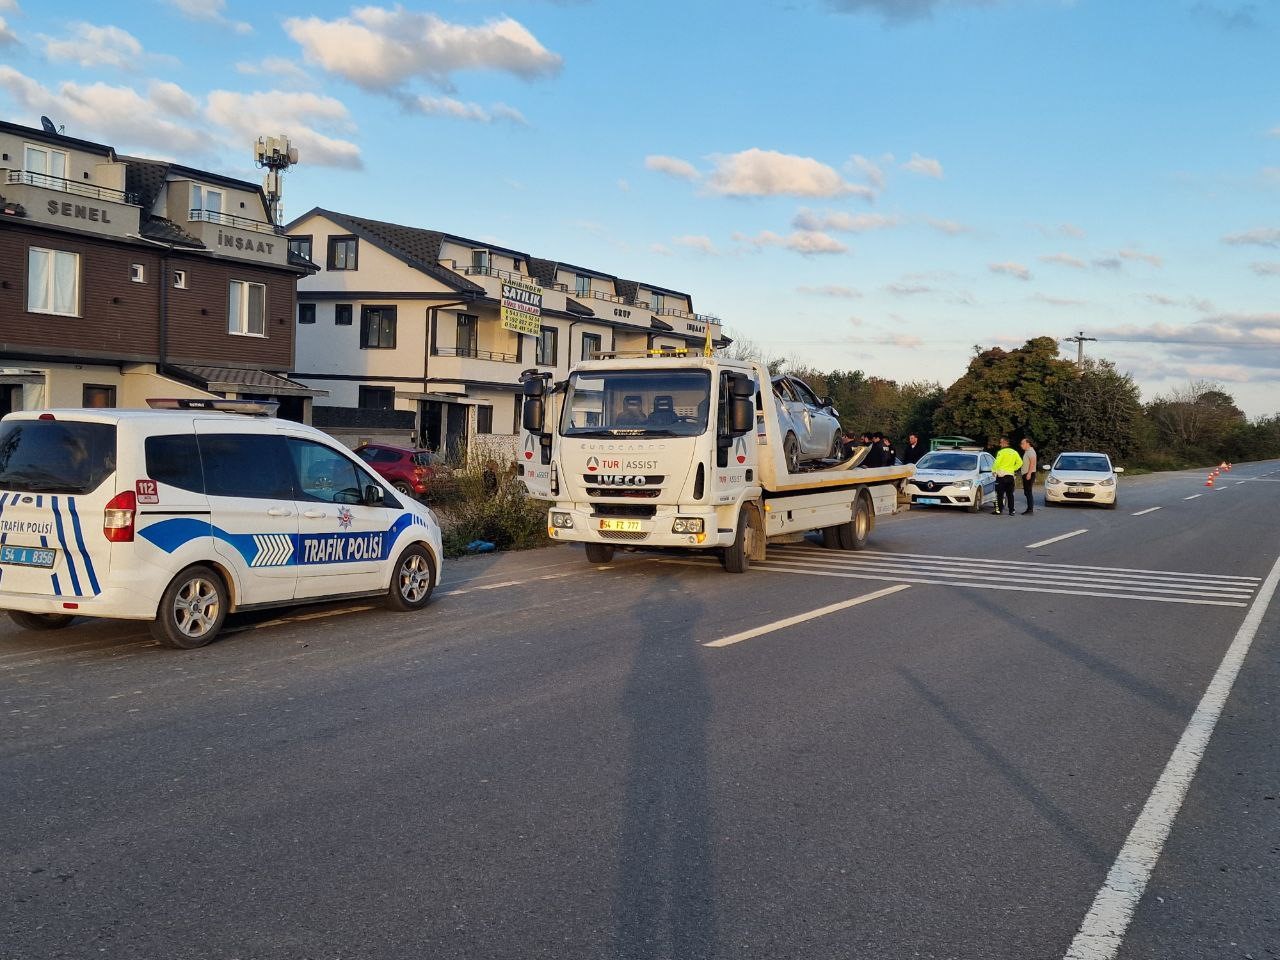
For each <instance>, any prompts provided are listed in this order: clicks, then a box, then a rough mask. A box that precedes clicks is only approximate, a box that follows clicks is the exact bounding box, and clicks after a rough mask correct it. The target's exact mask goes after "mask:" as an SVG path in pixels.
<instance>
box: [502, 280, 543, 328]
mask: <svg viewBox="0 0 1280 960" xmlns="http://www.w3.org/2000/svg"><path fill="white" fill-rule="evenodd" d="M500 312H501V315H502V326H503V327H504V328H505V329H507V330H514V331H515V332H516V333H527V334H529V335H530V336H534V337H536V336H537V335H538V334H539V333H541V331H542V288H541V287H539V286H538V285H537V284H534V283H517V282H514V281H511V280H504V281H502V308H501V311H500Z"/></svg>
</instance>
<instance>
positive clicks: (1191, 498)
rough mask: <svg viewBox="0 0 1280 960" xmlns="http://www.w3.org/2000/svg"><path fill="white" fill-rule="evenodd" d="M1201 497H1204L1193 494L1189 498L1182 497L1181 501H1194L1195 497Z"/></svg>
mask: <svg viewBox="0 0 1280 960" xmlns="http://www.w3.org/2000/svg"><path fill="white" fill-rule="evenodd" d="M1203 496H1204V494H1203V493H1193V494H1192V495H1191V496H1189V497H1183V498H1182V499H1183V500H1194V499H1196V498H1197V497H1203Z"/></svg>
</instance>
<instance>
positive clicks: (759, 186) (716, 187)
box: [707, 147, 875, 199]
mask: <svg viewBox="0 0 1280 960" xmlns="http://www.w3.org/2000/svg"><path fill="white" fill-rule="evenodd" d="M712 160H713V162H714V164H715V168H714V170H712V172H711V174H710V176H709V177H708V178H707V186H708V189H710V191H711V192H712V193H717V194H720V195H721V196H726V197H779V196H790V197H841V196H848V195H856V196H863V197H866V198H868V199H873V198H874V197H875V191H873V190H872V189H871V188H870V187H867V186H864V185H862V184H855V183H849V182H848V181H846V180H845V179H844V178H843V177H841V176H840V174H839V173H837V172H836V171H835V170H834V169H832V168H831V167H829V166H827V165H826V164H825V163H822V162H820V161H818V160H815V159H813V158H812V157H801V156H796V155H794V154H789V153H779V152H778V151H776V150H761V149H759V148H758V147H752V148H751V149H750V150H743V151H742V152H740V153H731V154H727V155H719V156H715V157H713V158H712Z"/></svg>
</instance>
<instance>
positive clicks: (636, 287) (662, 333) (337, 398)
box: [287, 208, 721, 452]
mask: <svg viewBox="0 0 1280 960" xmlns="http://www.w3.org/2000/svg"><path fill="white" fill-rule="evenodd" d="M287 232H288V235H289V237H290V243H291V245H292V247H293V250H294V252H295V253H296V254H297V255H299V256H302V257H305V258H307V259H309V260H313V261H314V262H315V263H316V264H317V265H318V266H319V268H320V269H319V270H318V271H317V272H316V273H315V274H314V275H311V276H308V277H306V278H304V279H303V280H301V281H300V282H299V284H298V315H297V331H298V332H297V361H296V364H295V368H294V369H295V371H296V372H295V374H294V377H295V379H297V380H299V381H301V382H302V383H305V384H307V385H309V386H312V387H316V388H323V389H326V390H328V391H329V398H328V399H327V400H326V401H324V405H323V406H317V408H316V423H317V425H318V426H322V427H325V428H326V429H330V428H334V429H335V431H336V432H337V428H339V427H341V431H340V432H341V433H342V434H343V435H344V436H345V434H347V433H352V434H353V436H351V437H350V438H348V439H351V440H358V439H373V438H374V437H375V436H380V437H382V438H384V439H394V440H398V441H399V442H402V443H404V442H412V443H415V444H419V445H423V446H427V447H430V448H431V449H433V450H438V451H442V452H444V451H449V452H454V451H457V450H459V449H472V448H474V447H475V445H476V442H477V441H485V440H486V439H487V440H488V441H489V442H490V444H491V445H501V444H504V443H508V442H510V441H513V440H514V438H515V435H516V434H517V433H518V432H519V423H520V404H521V392H520V389H521V388H520V382H519V381H520V374H521V372H522V371H523V370H526V369H530V368H537V369H539V370H545V371H548V372H550V373H552V374H553V375H555V376H556V377H557V378H561V377H564V376H566V375H567V374H568V371H569V368H570V366H572V365H573V364H575V363H577V362H578V361H579V360H582V359H586V358H588V357H590V356H591V355H592V354H593V353H596V352H607V351H646V350H664V349H669V350H675V349H682V348H696V349H700V348H701V347H702V346H703V345H704V343H705V341H706V338H707V335H708V332H709V333H710V335H711V339H712V341H713V342H720V341H721V330H720V321H719V320H718V319H716V318H715V317H707V316H702V315H699V314H695V313H694V312H693V303H692V299H691V297H690V296H689V294H687V293H682V292H680V291H676V290H670V289H666V288H664V287H658V286H654V285H652V284H647V283H640V282H636V281H628V280H623V279H621V278H619V277H616V276H613V275H611V274H607V273H603V272H601V271H599V270H594V269H590V268H586V267H580V266H575V265H573V264H568V263H561V262H558V261H554V260H547V259H542V258H538V257H533V256H530V255H529V254H527V253H525V252H523V251H519V250H513V249H508V248H505V247H499V246H495V245H493V244H488V243H482V242H479V241H475V240H469V239H467V238H465V237H461V236H456V235H454V234H448V233H441V232H439V231H433V230H424V229H419V228H416V227H406V226H400V225H398V224H392V223H385V222H382V221H377V220H370V219H367V218H364V217H355V216H351V215H349V214H343V213H337V212H334V211H331V210H322V209H319V208H317V209H314V210H312V211H310V212H309V213H306V214H304V215H303V216H301V217H299V218H298V219H296V220H294V221H293V222H292V223H291V224H289V226H288V228H287ZM512 282H514V283H520V284H532V285H536V286H538V287H540V288H541V291H542V304H541V317H540V319H539V321H538V334H537V335H536V336H534V335H532V334H520V333H516V332H514V331H513V330H510V329H507V328H506V327H505V326H504V325H503V323H502V318H501V309H500V308H501V296H502V289H501V288H502V285H503V284H504V283H512ZM353 410H356V411H367V413H366V414H364V415H359V414H355V415H353V413H352V411H353ZM374 411H399V412H400V415H401V416H402V417H403V419H399V420H397V421H396V422H397V424H398V426H397V427H395V428H394V430H393V433H392V435H389V436H388V435H386V434H385V433H383V432H382V431H381V430H380V428H379V427H378V415H377V414H375V413H374ZM409 414H411V415H412V422H411V423H410V420H409V416H408V415H409ZM384 416H385V414H384ZM330 420H332V421H333V423H330V422H329V421H330ZM362 424H363V426H362ZM394 431H399V432H398V433H397V432H394ZM406 432H407V433H408V435H407V436H406V435H403V434H404V433H406ZM357 435H358V436H357Z"/></svg>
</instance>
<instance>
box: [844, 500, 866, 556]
mask: <svg viewBox="0 0 1280 960" xmlns="http://www.w3.org/2000/svg"><path fill="white" fill-rule="evenodd" d="M872 522H873V519H872V516H871V501H870V499H868V498H867V497H859V498H858V502H857V503H856V504H854V506H853V519H852V520H850V521H849V522H848V523H842V524H840V526H839V528H838V529H839V531H840V549H841V550H861V549H863V548H864V547H865V546H866V545H867V538H868V537H870V536H871V525H872Z"/></svg>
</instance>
